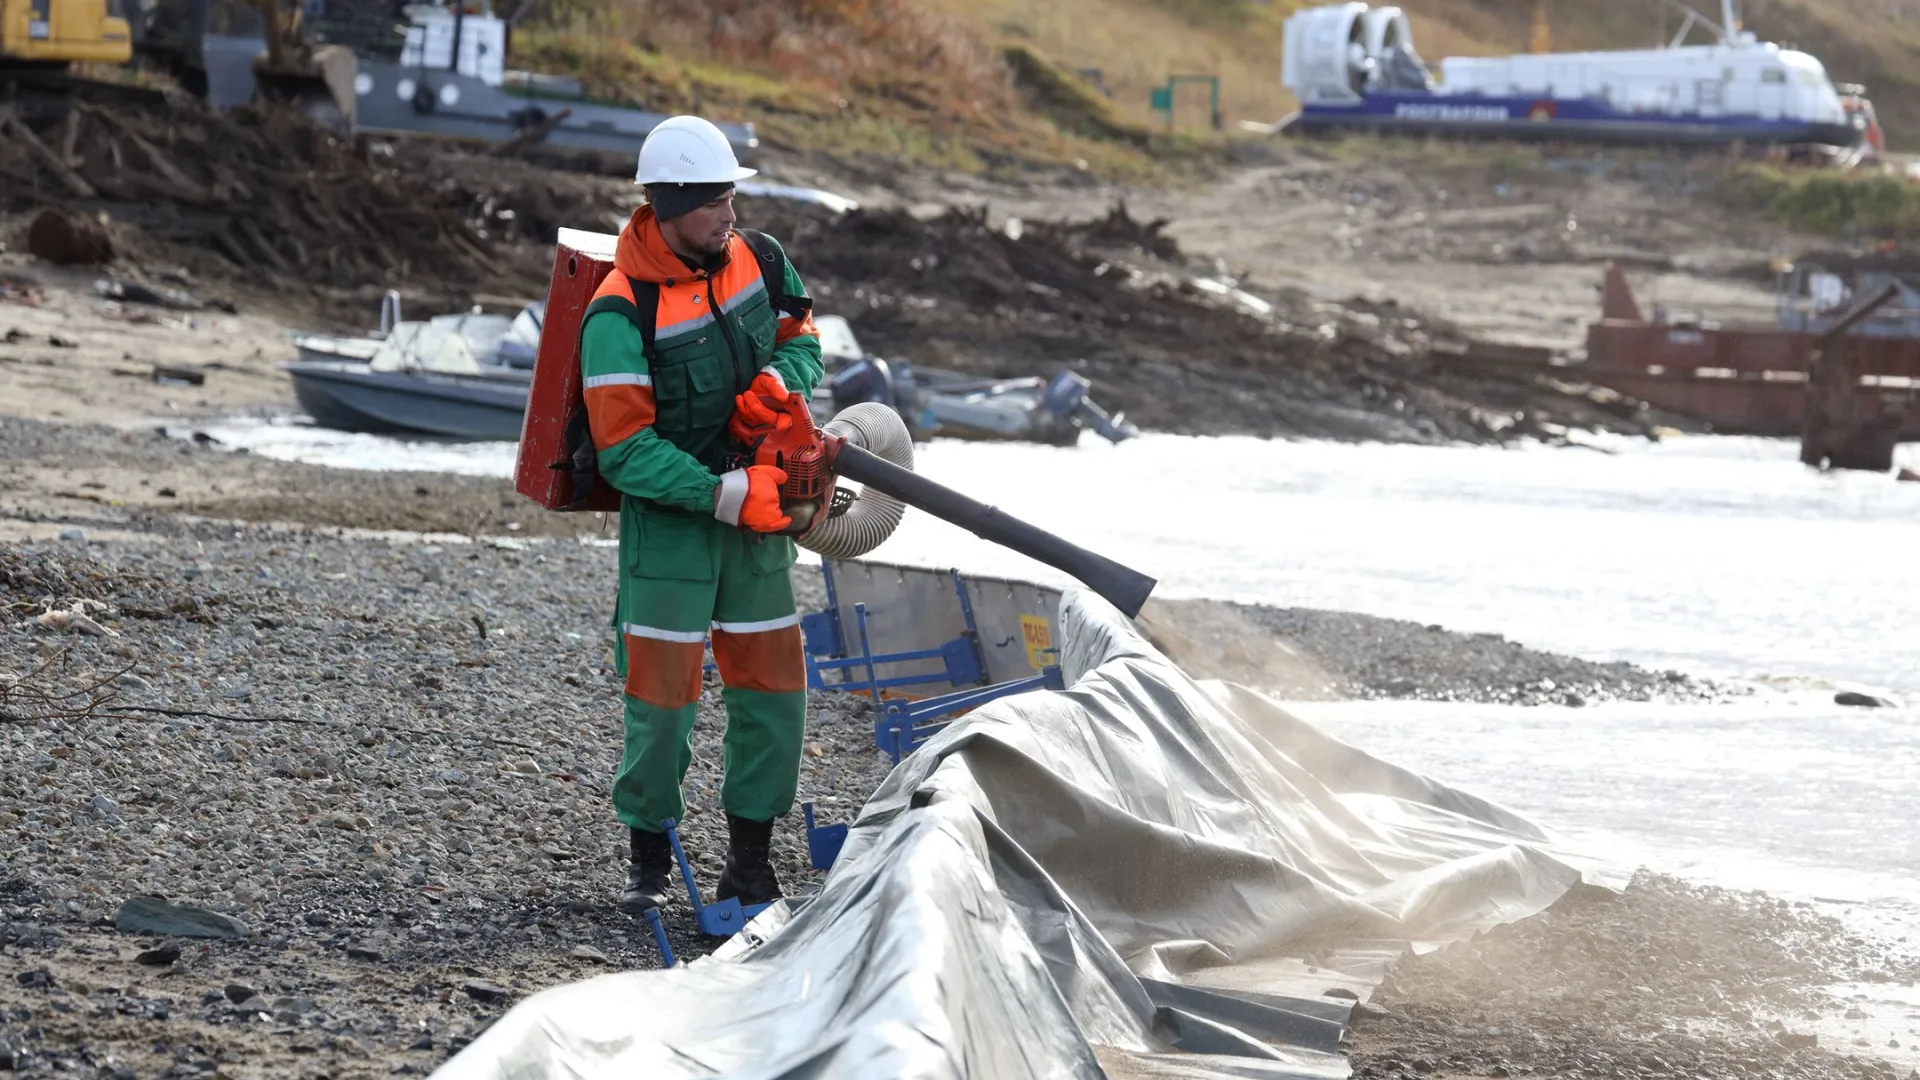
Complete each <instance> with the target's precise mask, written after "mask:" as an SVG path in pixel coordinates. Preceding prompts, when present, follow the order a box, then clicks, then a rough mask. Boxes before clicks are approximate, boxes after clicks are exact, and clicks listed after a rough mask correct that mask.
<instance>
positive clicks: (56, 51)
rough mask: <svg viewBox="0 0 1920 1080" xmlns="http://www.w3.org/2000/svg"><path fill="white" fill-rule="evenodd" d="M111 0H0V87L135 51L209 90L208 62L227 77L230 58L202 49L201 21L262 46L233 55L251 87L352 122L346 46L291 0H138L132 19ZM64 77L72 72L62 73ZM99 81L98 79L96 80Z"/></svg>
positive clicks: (324, 118)
mask: <svg viewBox="0 0 1920 1080" xmlns="http://www.w3.org/2000/svg"><path fill="white" fill-rule="evenodd" d="M111 2H112V0H0V89H7V90H10V89H11V87H12V86H13V84H15V83H17V82H20V81H22V80H24V81H26V82H29V83H33V82H42V83H44V82H46V81H47V80H46V79H45V78H44V77H45V76H49V75H52V76H54V77H55V81H62V80H60V78H59V77H60V75H61V73H63V72H65V71H66V69H67V68H68V67H69V66H70V65H72V64H76V63H99V64H114V65H118V64H126V63H129V62H131V61H132V60H133V58H134V55H135V54H136V52H137V53H139V54H140V56H141V59H142V62H144V63H149V64H156V65H158V66H160V67H161V68H163V69H165V70H168V71H170V72H171V73H172V74H173V75H175V76H176V77H178V78H179V79H180V81H181V83H182V84H183V85H184V86H186V87H187V88H188V90H189V91H190V92H193V93H205V92H206V91H207V89H208V71H207V66H208V64H209V63H213V62H219V63H222V64H223V65H224V67H223V69H222V71H223V74H224V76H225V78H226V81H227V83H229V84H231V83H232V81H233V77H234V74H235V73H234V71H233V70H232V69H233V67H234V64H233V60H234V59H235V58H233V57H220V58H217V59H216V58H213V57H209V56H207V55H206V53H205V51H204V49H203V47H202V41H203V35H204V33H205V32H206V31H208V30H218V31H221V32H224V33H228V34H232V33H235V32H238V33H240V34H244V35H257V37H258V40H259V41H261V42H262V43H263V44H264V46H265V47H264V49H263V50H262V51H261V52H259V53H258V54H257V55H255V56H253V57H252V58H251V63H250V64H249V63H248V60H247V58H246V57H244V56H241V57H239V58H237V59H238V64H239V71H240V74H241V75H242V77H244V75H245V74H246V73H247V69H248V68H249V67H250V68H251V76H252V78H251V80H250V82H251V84H252V88H253V96H255V97H258V98H266V99H270V100H277V101H283V102H287V103H289V104H292V105H294V106H295V107H296V108H299V109H301V110H302V111H303V112H306V113H307V114H308V115H309V116H312V117H313V118H314V119H315V120H318V121H320V122H321V123H323V124H326V125H328V126H332V127H336V128H340V129H342V130H345V129H348V128H350V127H351V125H352V122H353V106H354V93H353V82H354V58H353V53H352V52H351V51H350V50H348V49H344V48H340V47H338V46H333V45H318V46H316V45H315V44H314V43H313V42H312V41H311V40H309V37H308V34H307V28H306V26H305V25H304V20H303V18H302V14H301V7H300V2H299V0H138V2H132V0H127V2H129V6H130V9H131V10H132V11H134V12H137V15H138V17H137V19H136V22H137V25H135V24H132V23H130V22H129V20H128V19H125V18H122V17H120V16H118V15H116V14H115V13H114V12H113V11H112V10H111V9H110V7H109V5H110V3H111ZM64 81H65V84H66V85H69V86H71V85H73V82H72V80H64ZM96 89H98V88H96Z"/></svg>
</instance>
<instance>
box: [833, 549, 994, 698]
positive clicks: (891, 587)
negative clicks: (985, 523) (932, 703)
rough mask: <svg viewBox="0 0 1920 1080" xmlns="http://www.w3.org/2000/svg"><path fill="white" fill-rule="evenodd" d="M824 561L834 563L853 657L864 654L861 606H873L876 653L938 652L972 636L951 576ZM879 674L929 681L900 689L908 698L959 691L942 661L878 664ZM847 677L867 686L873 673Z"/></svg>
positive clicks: (871, 636) (871, 640) (843, 628)
mask: <svg viewBox="0 0 1920 1080" xmlns="http://www.w3.org/2000/svg"><path fill="white" fill-rule="evenodd" d="M822 562H824V563H826V564H828V567H829V570H830V572H831V573H832V574H833V588H834V598H835V600H836V601H838V608H837V610H838V611H839V614H840V633H841V638H842V640H843V641H844V642H845V644H846V649H847V655H848V656H849V657H854V656H859V655H860V621H859V616H858V614H857V613H856V612H855V611H854V607H855V605H857V604H865V605H866V606H867V645H868V648H870V649H871V650H872V651H873V652H875V653H902V652H915V651H918V650H921V649H937V648H939V647H940V646H942V645H944V644H946V643H947V642H949V641H952V640H953V639H954V638H957V637H960V636H961V635H963V634H965V633H966V632H967V622H966V616H965V615H964V614H963V613H962V611H961V609H960V601H959V597H958V595H957V593H956V592H955V590H954V585H953V575H952V573H951V572H949V571H946V570H927V569H922V568H920V567H911V566H894V565H892V564H890V563H876V562H867V561H865V560H861V559H823V560H822ZM874 674H875V676H876V677H878V678H880V679H895V678H905V677H910V676H913V675H917V674H926V675H927V676H928V680H927V681H926V682H925V683H908V684H904V685H902V686H900V687H898V688H897V691H898V692H900V693H905V694H913V695H926V694H943V693H946V692H947V691H949V690H952V689H953V684H952V683H951V682H949V681H948V680H947V677H946V674H945V671H944V669H943V668H942V667H941V665H940V662H939V661H937V660H913V661H906V662H902V663H895V664H876V665H874ZM847 676H848V678H849V679H852V680H857V681H865V679H866V677H867V673H866V670H865V669H864V668H861V669H849V670H848V671H847ZM827 678H828V681H829V682H832V681H835V680H834V678H833V676H832V675H828V676H827Z"/></svg>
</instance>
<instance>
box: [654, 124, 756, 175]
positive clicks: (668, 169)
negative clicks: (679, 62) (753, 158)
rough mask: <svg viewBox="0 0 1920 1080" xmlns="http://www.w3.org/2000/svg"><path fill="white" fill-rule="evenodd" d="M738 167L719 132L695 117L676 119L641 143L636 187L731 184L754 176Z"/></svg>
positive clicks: (731, 146)
mask: <svg viewBox="0 0 1920 1080" xmlns="http://www.w3.org/2000/svg"><path fill="white" fill-rule="evenodd" d="M754 173H755V170H753V169H743V168H741V167H740V160H739V159H738V158H736V157H734V156H733V144H732V143H730V142H728V141H727V137H726V136H725V135H723V134H721V133H720V129H719V128H717V127H715V126H713V124H712V123H711V122H709V121H706V120H702V119H701V118H699V117H697V116H675V117H670V118H668V119H666V120H662V121H660V123H659V124H658V125H657V126H655V127H654V129H653V130H652V131H650V132H648V133H647V141H646V142H644V143H641V144H640V165H639V167H638V168H637V169H635V170H634V174H633V182H634V183H636V184H731V183H734V182H735V181H739V180H745V179H746V178H747V177H749V176H752V175H754Z"/></svg>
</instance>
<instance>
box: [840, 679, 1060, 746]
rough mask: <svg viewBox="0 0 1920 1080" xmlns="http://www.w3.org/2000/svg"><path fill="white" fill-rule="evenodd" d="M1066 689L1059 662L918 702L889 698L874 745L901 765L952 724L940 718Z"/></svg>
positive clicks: (878, 722) (875, 731) (876, 726)
mask: <svg viewBox="0 0 1920 1080" xmlns="http://www.w3.org/2000/svg"><path fill="white" fill-rule="evenodd" d="M1048 651H1050V652H1052V651H1057V650H1048ZM1064 689H1066V676H1065V675H1064V674H1063V673H1062V672H1061V670H1060V665H1058V664H1048V665H1047V666H1046V667H1044V668H1042V669H1041V671H1040V674H1038V675H1035V676H1033V677H1031V678H1026V679H1014V680H1013V681H1011V682H1003V683H995V684H994V685H992V686H982V687H977V688H975V689H972V690H961V691H959V692H958V693H953V694H942V695H940V696H938V697H930V698H923V699H921V700H919V701H900V700H897V699H896V700H893V701H889V702H887V703H886V704H885V705H884V706H883V707H882V708H881V712H880V715H879V716H878V717H877V718H875V720H874V722H873V741H874V745H876V746H878V747H879V748H880V749H882V750H885V751H886V752H887V754H888V755H889V756H891V757H892V758H893V763H894V764H895V765H898V764H900V759H901V758H903V757H905V756H906V755H908V754H911V753H913V752H914V751H915V750H918V749H920V747H921V746H923V745H925V744H926V741H927V740H928V739H931V738H932V737H933V736H934V735H935V734H937V733H938V732H940V731H941V730H942V729H944V728H945V727H946V726H947V724H948V723H951V721H948V720H943V719H940V718H941V717H945V716H947V715H949V714H951V713H956V712H960V711H962V710H966V709H974V708H978V707H979V706H981V705H985V704H986V703H987V702H989V701H994V700H997V699H999V698H1003V697H1009V696H1011V695H1013V694H1024V693H1026V692H1027V691H1029V690H1064Z"/></svg>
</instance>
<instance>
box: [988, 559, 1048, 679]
mask: <svg viewBox="0 0 1920 1080" xmlns="http://www.w3.org/2000/svg"><path fill="white" fill-rule="evenodd" d="M964 580H965V582H966V589H967V599H968V602H969V603H970V604H971V605H972V606H973V622H974V627H975V629H977V630H978V631H979V634H980V655H981V658H982V660H983V661H984V662H985V664H986V668H987V679H988V680H989V681H991V682H996V683H999V682H1011V681H1013V680H1015V679H1030V678H1032V677H1033V676H1035V675H1037V674H1039V673H1040V672H1041V671H1042V670H1044V669H1045V668H1046V667H1047V665H1048V664H1054V663H1058V662H1059V658H1058V657H1057V656H1051V655H1047V650H1050V649H1058V648H1059V647H1060V632H1059V626H1058V620H1059V618H1060V590H1059V589H1049V588H1046V587H1044V586H1040V585H1035V584H1033V583H1032V582H1028V581H1009V580H1007V579H1005V578H989V577H974V576H972V575H971V574H969V575H964Z"/></svg>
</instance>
